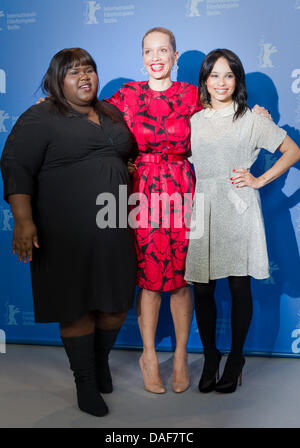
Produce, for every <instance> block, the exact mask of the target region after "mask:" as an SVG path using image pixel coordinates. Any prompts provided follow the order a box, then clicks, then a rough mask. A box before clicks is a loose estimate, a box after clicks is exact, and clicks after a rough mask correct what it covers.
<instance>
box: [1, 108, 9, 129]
mask: <svg viewBox="0 0 300 448" xmlns="http://www.w3.org/2000/svg"><path fill="white" fill-rule="evenodd" d="M8 118H9V114H8V113H7V112H5V110H0V132H7V129H6V127H5V124H4V121H5V120H7V119H8Z"/></svg>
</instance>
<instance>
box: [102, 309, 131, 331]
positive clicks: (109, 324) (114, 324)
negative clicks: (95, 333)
mask: <svg viewBox="0 0 300 448" xmlns="http://www.w3.org/2000/svg"><path fill="white" fill-rule="evenodd" d="M126 317H127V311H125V312H122V313H102V312H97V314H96V326H97V327H99V328H102V329H103V330H113V329H116V328H120V327H121V326H122V325H123V323H124V321H125V319H126Z"/></svg>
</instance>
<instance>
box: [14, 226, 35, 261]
mask: <svg viewBox="0 0 300 448" xmlns="http://www.w3.org/2000/svg"><path fill="white" fill-rule="evenodd" d="M32 246H35V247H36V248H37V249H38V248H39V243H38V235H37V228H36V226H35V224H34V222H33V221H31V220H28V221H23V220H22V221H18V220H17V221H16V220H15V224H14V232H13V241H12V250H13V254H15V253H17V255H18V258H19V261H21V259H23V263H26V262H27V258H28V260H29V261H31V260H32Z"/></svg>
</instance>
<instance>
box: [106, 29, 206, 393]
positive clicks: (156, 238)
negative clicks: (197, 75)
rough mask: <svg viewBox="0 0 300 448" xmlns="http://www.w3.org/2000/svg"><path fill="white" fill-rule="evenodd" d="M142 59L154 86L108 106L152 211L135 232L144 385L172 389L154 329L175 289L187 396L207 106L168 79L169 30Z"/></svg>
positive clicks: (180, 381)
mask: <svg viewBox="0 0 300 448" xmlns="http://www.w3.org/2000/svg"><path fill="white" fill-rule="evenodd" d="M143 57H144V65H145V68H146V70H147V72H148V74H149V81H144V82H130V83H127V84H124V86H123V87H122V88H121V89H120V90H119V91H118V92H116V94H115V95H114V96H113V97H112V98H110V99H109V100H108V101H110V102H111V103H113V104H114V105H116V106H117V107H118V108H119V109H120V110H121V112H122V113H123V116H124V119H125V120H126V122H127V124H128V127H129V129H130V130H131V131H132V133H133V134H134V137H135V140H136V142H137V146H138V151H139V152H138V157H137V159H136V161H135V166H136V171H135V172H134V174H133V193H140V194H142V198H143V200H142V202H141V205H140V212H141V213H140V215H142V214H143V211H146V212H149V216H148V217H146V223H145V219H141V221H140V226H137V228H136V229H135V235H136V249H137V254H138V273H137V284H138V286H139V287H140V288H141V291H140V293H139V297H138V301H137V314H138V323H139V328H140V332H141V336H142V339H143V344H144V350H143V354H142V356H141V358H140V367H141V370H142V373H143V377H144V384H145V388H146V389H147V390H148V391H150V392H153V393H164V392H165V391H166V390H165V387H164V385H163V382H162V380H161V377H160V374H159V365H158V358H157V354H156V351H155V332H156V327H157V322H158V315H159V309H160V304H161V292H163V291H169V292H170V294H171V301H170V308H171V313H172V318H173V322H174V328H175V334H176V350H175V354H174V365H173V379H172V388H173V390H174V391H175V392H183V391H184V390H186V389H187V388H188V387H189V376H188V367H187V353H186V344H187V340H188V335H189V329H190V323H191V319H192V312H193V308H192V302H191V298H190V292H189V288H188V287H187V284H186V282H185V280H184V270H185V257H186V253H187V246H188V239H187V231H188V228H187V226H188V224H186V222H185V219H184V216H185V215H184V211H185V212H188V209H189V208H190V207H191V199H192V195H193V193H194V184H195V179H194V173H193V171H192V168H191V166H190V164H189V162H188V161H187V157H188V156H189V155H190V125H189V118H190V116H191V115H192V114H193V113H194V112H196V111H197V110H200V109H201V107H199V105H198V91H197V88H196V87H195V86H193V85H191V84H188V83H184V82H172V81H171V79H170V74H171V70H172V67H173V65H174V64H176V62H177V59H178V53H177V51H176V44H175V39H174V36H173V34H172V33H171V32H170V31H169V30H166V29H165V28H153V29H151V30H149V31H148V32H147V33H146V34H145V36H144V38H143ZM153 193H157V195H160V194H161V193H167V195H169V196H171V195H174V194H175V195H174V196H173V198H174V197H177V199H179V201H176V200H175V201H174V202H172V201H171V204H170V207H166V205H167V202H166V203H165V202H162V205H161V206H160V208H159V207H157V206H156V207H155V204H154V202H153V201H154V197H155V194H153ZM184 197H185V200H186V202H185V208H184V202H183V198H184ZM151 200H152V202H151ZM156 204H157V203H156ZM143 216H145V215H143ZM142 221H143V222H142Z"/></svg>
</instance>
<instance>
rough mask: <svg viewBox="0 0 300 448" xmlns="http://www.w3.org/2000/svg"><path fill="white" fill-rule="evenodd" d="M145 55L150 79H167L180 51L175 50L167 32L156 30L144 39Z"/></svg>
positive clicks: (145, 63)
mask: <svg viewBox="0 0 300 448" xmlns="http://www.w3.org/2000/svg"><path fill="white" fill-rule="evenodd" d="M143 57H144V65H145V67H146V70H147V72H148V73H149V81H151V80H153V81H154V80H155V81H156V80H162V79H164V80H165V79H170V74H171V70H172V67H173V65H174V64H175V63H176V62H177V59H178V53H177V51H176V52H174V50H173V48H172V45H171V42H170V38H169V36H168V35H167V34H165V33H161V32H156V31H155V32H153V33H150V34H148V35H147V36H146V37H145V39H144V48H143Z"/></svg>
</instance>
